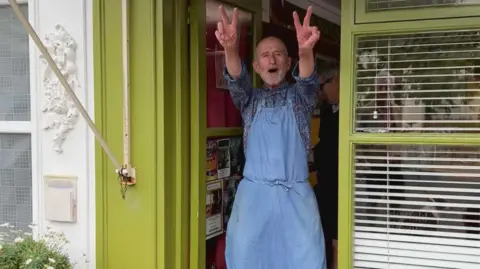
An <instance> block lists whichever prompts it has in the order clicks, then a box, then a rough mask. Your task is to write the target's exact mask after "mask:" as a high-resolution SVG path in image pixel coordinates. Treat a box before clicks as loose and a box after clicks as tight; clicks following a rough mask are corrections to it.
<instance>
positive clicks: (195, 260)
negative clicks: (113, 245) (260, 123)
mask: <svg viewBox="0 0 480 269" xmlns="http://www.w3.org/2000/svg"><path fill="white" fill-rule="evenodd" d="M222 2H225V3H227V4H231V5H234V6H237V7H239V8H241V9H244V10H246V11H250V12H252V14H253V20H254V36H255V38H254V42H253V44H252V46H255V44H256V42H257V41H258V40H259V39H260V38H261V35H262V33H261V30H262V29H261V27H262V3H261V1H250V0H228V1H222ZM205 19H206V8H205V0H191V1H190V43H189V46H190V96H191V99H190V100H191V102H190V113H191V114H190V118H191V126H190V130H191V136H190V139H191V140H190V143H191V159H190V164H191V184H190V269H203V268H205V265H206V260H205V258H206V251H205V247H206V235H205V234H206V226H205V222H206V217H205V207H206V204H205V200H206V171H205V165H206V142H207V137H215V136H217V137H218V136H229V135H238V134H240V133H241V130H239V129H238V128H215V129H207V120H206V118H207V117H206V113H207V107H206V105H207V99H206V97H207V95H206V86H207V83H206V78H207V73H206V53H205V52H206V51H205V49H206V40H205V31H206V27H205V25H206V21H205ZM254 80H255V82H257V78H254Z"/></svg>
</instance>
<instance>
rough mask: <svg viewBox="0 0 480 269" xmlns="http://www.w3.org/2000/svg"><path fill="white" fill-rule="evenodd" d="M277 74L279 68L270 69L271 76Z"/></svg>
mask: <svg viewBox="0 0 480 269" xmlns="http://www.w3.org/2000/svg"><path fill="white" fill-rule="evenodd" d="M277 72H278V68H270V69H268V73H270V74H275V73H277Z"/></svg>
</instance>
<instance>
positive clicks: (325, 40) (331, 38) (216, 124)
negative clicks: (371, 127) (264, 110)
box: [205, 0, 340, 269]
mask: <svg viewBox="0 0 480 269" xmlns="http://www.w3.org/2000/svg"><path fill="white" fill-rule="evenodd" d="M262 2H263V14H262V15H263V16H262V17H263V18H262V26H261V30H262V37H267V36H275V37H279V38H280V39H281V40H283V41H284V42H285V44H286V46H287V49H288V53H289V56H290V57H292V60H293V61H292V62H293V63H295V62H296V61H297V60H298V55H297V43H296V35H295V31H294V28H293V19H292V13H293V11H297V12H298V13H299V16H300V17H301V18H302V17H303V16H304V15H305V13H306V7H307V6H308V5H312V6H313V12H314V15H313V16H312V24H313V25H316V26H317V27H319V29H320V31H321V33H322V36H321V39H320V41H319V42H318V43H317V46H316V48H315V52H316V56H317V61H318V62H317V64H321V63H322V61H338V60H339V57H340V0H314V1H306V0H305V1H293V0H291V1H284V0H270V1H268V0H267V1H265V0H263V1H262ZM292 2H295V4H293V3H292ZM220 4H223V5H224V6H225V9H226V10H227V12H228V13H229V14H231V12H232V10H233V6H231V5H228V4H225V3H221V2H218V1H215V0H206V75H207V79H206V87H207V89H206V101H207V104H206V123H207V130H208V131H207V141H206V160H207V164H206V168H207V171H206V186H205V190H206V215H205V218H206V219H205V221H206V224H205V226H206V238H205V239H206V268H207V269H214V268H215V269H225V268H226V266H225V259H224V250H225V235H226V229H227V222H228V218H229V214H230V212H231V209H232V205H233V200H234V197H235V192H236V188H237V186H238V184H239V182H240V180H241V178H242V168H243V164H244V155H243V141H242V118H241V115H240V113H239V111H238V109H237V108H236V107H235V105H234V104H233V102H232V100H231V97H230V94H229V92H228V90H227V84H226V81H225V80H224V79H223V75H222V72H223V66H224V61H225V60H224V54H223V49H222V47H221V46H220V44H219V43H218V41H217V39H216V37H215V30H216V27H217V22H218V21H219V20H220V14H219V12H218V6H219V5H220ZM239 11H240V12H239V22H240V23H239V27H240V29H239V31H238V33H239V35H240V37H239V40H240V42H239V53H240V56H241V58H242V59H243V60H244V61H245V63H246V65H247V66H248V67H250V70H249V71H250V73H251V72H252V71H253V70H252V69H251V66H252V61H253V56H254V48H255V30H254V29H255V27H254V20H253V14H252V13H251V12H249V11H247V10H245V9H240V10H239ZM257 39H258V38H257ZM292 66H293V65H292ZM289 79H291V77H290V78H289ZM311 124H312V128H311V130H312V134H311V145H312V148H313V146H314V145H316V144H317V142H318V131H319V128H320V118H319V113H318V110H317V111H316V112H315V113H314V117H313V119H312V123H311ZM311 153H312V152H311ZM310 155H311V156H313V155H312V154H310ZM309 161H310V162H313V157H311V158H310V160H309ZM310 181H311V183H312V185H315V184H316V177H315V172H314V171H313V168H312V170H311V174H310Z"/></svg>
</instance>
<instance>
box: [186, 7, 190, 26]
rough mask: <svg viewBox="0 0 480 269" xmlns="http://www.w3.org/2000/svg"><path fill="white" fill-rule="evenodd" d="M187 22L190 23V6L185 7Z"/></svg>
mask: <svg viewBox="0 0 480 269" xmlns="http://www.w3.org/2000/svg"><path fill="white" fill-rule="evenodd" d="M187 24H190V6H188V7H187Z"/></svg>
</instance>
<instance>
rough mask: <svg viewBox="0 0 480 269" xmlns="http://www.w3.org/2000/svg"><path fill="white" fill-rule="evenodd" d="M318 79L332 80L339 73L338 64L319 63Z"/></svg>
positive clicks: (330, 62)
mask: <svg viewBox="0 0 480 269" xmlns="http://www.w3.org/2000/svg"><path fill="white" fill-rule="evenodd" d="M317 69H318V77H319V78H320V81H325V80H327V79H332V78H334V77H335V76H337V75H338V73H339V67H338V64H337V63H336V62H334V61H326V62H323V63H321V64H320V65H319V66H318V67H317Z"/></svg>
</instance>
